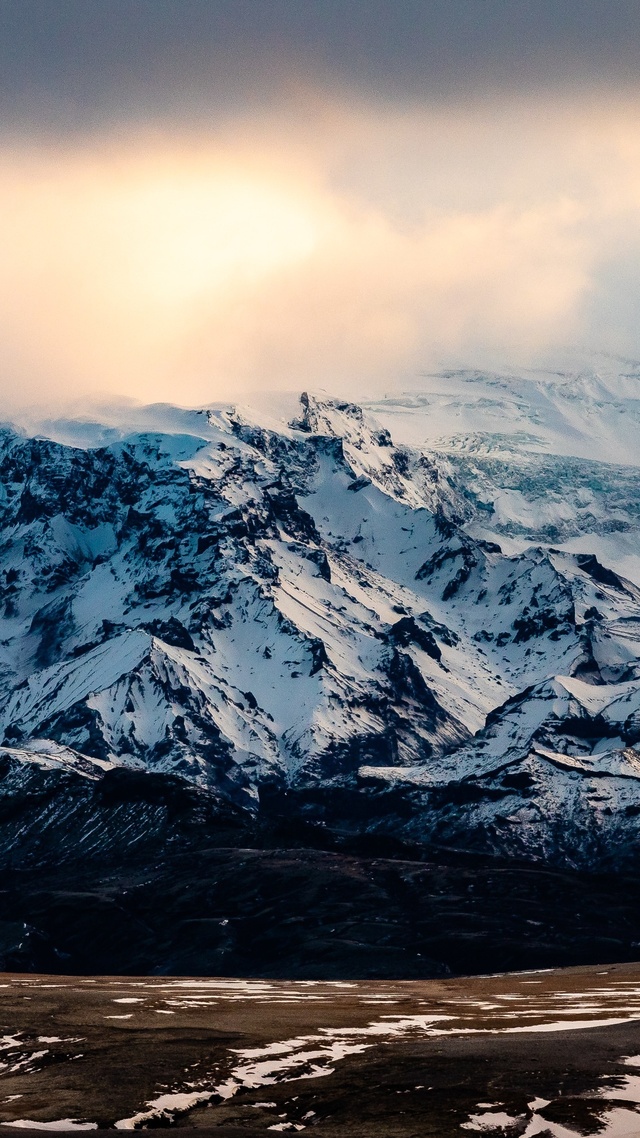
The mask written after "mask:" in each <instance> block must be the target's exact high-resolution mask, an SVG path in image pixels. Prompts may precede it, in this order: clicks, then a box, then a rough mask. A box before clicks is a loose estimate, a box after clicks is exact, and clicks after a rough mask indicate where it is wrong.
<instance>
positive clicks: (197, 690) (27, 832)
mask: <svg viewBox="0 0 640 1138" xmlns="http://www.w3.org/2000/svg"><path fill="white" fill-rule="evenodd" d="M625 382H627V381H625ZM634 382H635V384H636V388H638V387H640V380H638V379H637V377H635V380H634ZM628 386H629V388H630V389H631V387H632V386H633V383H632V380H631V379H629V380H628ZM636 388H634V391H635V390H636ZM628 398H629V399H631V396H630V395H629V396H628ZM634 398H635V396H634ZM379 410H380V414H381V419H382V420H383V422H378V421H376V420H375V419H372V418H370V417H369V415H368V414H367V413H364V412H363V411H362V410H361V409H360V408H359V407H357V406H355V405H353V404H349V403H346V402H341V401H338V400H319V399H314V398H313V397H311V396H303V397H302V399H301V404H300V409H299V413H298V415H297V417H296V418H295V420H294V421H293V422H292V423H291V424H286V423H284V422H282V423H281V422H266V421H264V419H263V418H260V417H257V416H254V415H251V414H250V413H247V412H240V411H235V410H233V409H231V408H216V409H212V410H209V411H198V412H183V411H179V410H177V409H173V408H168V407H152V408H147V409H141V410H139V411H135V412H132V413H131V422H130V423H129V424H123V423H121V424H120V425H119V426H114V425H113V424H111V425H107V426H104V425H101V424H92V423H88V422H81V423H57V424H49V425H48V426H47V428H46V430H44V431H43V432H41V433H40V434H39V435H33V436H29V435H25V434H23V433H20V432H19V431H17V430H15V429H12V428H6V429H4V430H3V432H2V436H1V438H0V472H1V479H0V483H1V486H0V494H1V500H0V527H1V535H0V583H1V598H0V603H1V615H0V691H1V692H2V701H1V710H0V740H1V741H2V750H1V751H0V764H1V769H2V776H3V777H2V782H1V783H0V819H1V820H2V824H1V826H0V853H1V854H2V857H3V858H4V859H5V860H6V859H10V860H11V861H12V863H13V864H16V862H17V863H24V864H33V865H36V864H38V863H39V862H42V861H46V860H50V859H51V858H52V857H54V858H57V859H59V860H60V861H64V860H65V859H73V858H76V859H77V858H78V857H79V856H82V857H88V856H98V857H101V858H105V857H107V856H112V855H114V851H115V852H116V853H117V854H118V856H121V855H122V853H123V851H126V850H127V849H137V850H138V851H139V852H140V851H141V850H143V849H145V848H147V846H148V847H149V848H151V847H152V846H153V842H156V843H166V842H168V841H172V842H178V843H180V842H182V843H184V842H187V844H188V843H192V844H193V843H195V844H196V845H197V844H198V842H200V844H202V842H203V841H210V842H214V844H216V842H217V841H218V839H217V838H216V834H217V833H218V834H220V833H225V834H229V833H232V832H238V833H239V832H240V831H242V832H243V833H248V832H252V833H253V834H254V835H255V834H257V833H258V832H259V831H260V827H263V828H264V827H265V826H266V827H267V828H268V827H269V826H270V825H271V824H272V821H273V819H274V818H277V819H278V820H279V821H278V825H281V824H282V820H283V819H285V823H286V825H288V826H289V827H290V832H291V833H292V834H293V833H294V832H296V830H295V828H296V826H302V827H306V830H305V833H307V835H309V834H311V835H315V837H312V838H311V839H310V840H311V842H312V844H313V842H317V841H320V835H322V834H325V835H326V834H328V833H329V834H332V833H333V834H341V835H343V836H344V835H351V837H352V838H354V839H355V838H357V837H361V836H362V835H363V834H364V835H366V834H372V835H377V836H378V839H379V840H381V839H382V837H383V836H385V835H386V836H387V837H388V838H389V839H393V840H400V841H404V842H407V843H411V844H412V846H413V848H418V849H419V848H426V849H433V848H434V847H437V848H439V849H443V848H444V849H453V848H464V849H466V850H476V851H478V852H480V853H483V854H488V855H492V856H493V855H498V856H501V857H502V856H510V857H513V856H514V855H515V856H517V857H518V858H521V859H523V860H526V861H528V862H540V863H543V864H545V865H558V866H575V867H580V868H582V869H594V868H605V867H606V868H613V869H620V868H623V867H628V866H633V865H636V864H637V862H638V860H639V858H638V852H639V847H638V817H639V816H640V682H639V677H640V663H639V654H640V587H639V586H638V585H637V584H635V583H634V582H633V581H632V580H630V579H628V578H627V577H625V576H624V575H623V574H622V573H621V572H620V571H619V565H618V564H617V562H615V561H614V562H607V561H606V560H603V559H602V554H601V549H600V548H599V547H597V553H598V554H599V556H598V555H596V553H594V552H593V551H591V550H589V549H588V548H586V547H585V548H583V547H582V546H580V547H579V548H571V539H572V537H574V536H575V533H574V531H575V530H576V528H577V530H578V531H579V534H580V540H581V541H582V540H583V539H584V541H586V542H587V545H588V542H589V540H590V538H592V537H593V539H594V541H595V543H596V546H597V541H596V539H597V538H598V536H599V535H600V536H601V533H602V532H604V531H603V528H602V527H603V525H605V523H607V519H609V520H611V521H612V523H615V525H614V529H613V530H612V531H611V532H614V533H623V534H624V535H625V539H626V540H627V541H628V542H630V543H631V545H633V542H634V540H635V537H634V534H637V530H636V529H635V528H634V527H635V526H637V519H638V515H637V508H638V507H637V503H638V495H637V478H638V469H637V467H634V466H633V464H632V463H631V462H630V461H627V462H626V464H625V465H624V468H622V467H621V466H620V465H617V466H616V465H615V464H613V463H612V462H611V461H606V462H604V461H599V462H598V463H595V464H594V463H591V465H589V460H588V459H585V458H584V457H581V455H580V454H577V455H574V456H572V455H571V454H570V453H569V454H568V455H567V454H557V453H556V454H550V453H545V454H542V453H537V452H534V451H532V450H531V449H527V447H520V448H519V449H518V447H517V446H516V443H515V442H514V436H513V432H512V435H511V436H510V439H511V442H510V444H509V445H510V446H511V448H512V451H511V453H510V456H509V454H507V453H506V450H505V445H504V444H503V443H501V444H500V445H501V447H502V452H501V456H500V457H499V458H498V457H496V454H495V445H494V443H492V445H491V448H489V450H490V452H491V453H488V454H486V455H484V457H483V456H482V455H480V456H479V452H478V448H477V447H476V449H475V450H474V449H473V448H470V447H468V446H466V445H465V446H462V447H461V446H460V445H459V444H456V445H454V444H453V443H450V445H443V444H442V442H441V443H440V444H439V445H438V447H437V448H433V447H429V448H425V447H422V446H411V445H409V444H407V443H403V444H401V445H396V444H395V443H394V439H393V438H392V435H391V434H390V431H389V428H388V420H389V416H388V415H387V414H386V413H385V409H384V407H383V408H381V409H379ZM558 431H560V428H558ZM560 433H561V432H560ZM503 434H504V432H503ZM548 434H549V432H548ZM47 436H48V437H47ZM550 437H551V435H549V438H550ZM563 437H565V436H563ZM494 442H495V440H494ZM474 445H475V444H474ZM550 445H551V444H549V446H550ZM625 445H626V444H625ZM629 445H631V444H629ZM558 449H559V448H558V447H556V451H557V450H558ZM576 449H578V450H579V448H576ZM516 451H517V453H516ZM625 458H626V459H627V460H629V458H630V455H629V454H625ZM483 463H484V465H483ZM496 463H497V466H496ZM549 463H551V465H552V466H553V469H554V471H555V475H554V477H556V482H555V483H554V484H553V488H550V487H549V486H548V478H549V466H548V464H549ZM572 463H573V466H572ZM580 463H582V464H583V465H582V466H579V464H580ZM500 464H502V465H500ZM545 464H547V465H545ZM554 464H555V465H554ZM558 464H560V465H558ZM563 464H564V465H563ZM576 464H578V466H576ZM578 467H579V469H580V470H581V471H582V474H581V475H580V476H578V475H577V474H575V471H576V470H578ZM560 469H561V470H562V472H563V473H562V477H560V475H559V474H558V471H559V470H560ZM623 469H624V476H622V475H621V474H620V471H621V470H623ZM496 470H498V472H499V477H498V475H497V474H496ZM527 470H533V471H534V472H537V474H536V475H535V477H534V475H531V477H529V475H528V474H527ZM594 471H595V473H594ZM581 477H582V478H583V483H584V484H583V483H581V482H580V478H581ZM492 479H493V481H492ZM536 479H537V481H536ZM558 479H559V481H558ZM505 480H506V481H509V480H510V481H511V483H513V486H512V488H511V489H509V488H508V489H507V491H505V490H504V487H502V488H501V487H500V486H499V485H498V484H499V483H504V482H505ZM545 480H546V482H545ZM480 483H481V484H480ZM545 484H546V485H547V490H546V491H544V485H545ZM587 484H588V485H589V486H590V487H591V489H590V490H589V493H590V494H591V498H589V499H588V501H587V498H588V494H587V491H586V490H585V487H586V486H587ZM496 486H498V490H496ZM492 487H493V489H491V488H492ZM563 487H569V488H570V491H566V492H565V490H564V489H563ZM489 491H491V492H489ZM498 491H499V493H498ZM505 493H506V494H507V500H508V502H509V503H510V505H509V510H510V511H511V513H510V514H509V518H510V520H509V519H507V521H505V518H507V513H508V511H507V513H505V510H506V506H505V504H504V495H505ZM500 494H502V498H501V501H502V505H500V503H499V502H498V501H497V499H498V498H499V497H500ZM509 494H511V497H510V498H509ZM580 494H582V498H580ZM518 495H519V496H520V497H518ZM585 495H586V497H585ZM556 499H558V500H560V501H561V503H562V509H563V511H564V514H565V515H566V517H565V521H564V522H563V525H564V529H562V527H561V528H560V529H558V527H557V526H556V528H555V529H552V530H550V529H549V525H548V524H547V521H545V517H546V515H545V509H547V508H548V507H550V508H551V512H552V513H553V511H554V510H555V511H556V513H557V509H556V506H557V501H556ZM578 499H579V500H580V501H583V505H582V506H576V502H577V501H578ZM596 499H597V503H598V508H597V509H594V508H591V513H590V515H589V502H592V503H593V502H594V501H596ZM534 500H535V501H536V502H537V503H538V504H537V507H536V509H537V513H536V510H534V509H533V508H529V507H530V506H531V502H532V501H534ZM584 503H586V504H584ZM501 511H502V512H501ZM514 518H515V519H516V520H515V521H514ZM603 519H604V520H603ZM616 526H617V529H616V528H615V527H616ZM514 527H515V528H514ZM507 530H508V533H507V532H506V531H507ZM516 530H517V533H516ZM503 531H504V533H503ZM567 534H569V536H567ZM503 537H504V540H503ZM516 537H517V541H516V540H515V538H516ZM555 538H558V539H559V540H558V541H557V544H556V542H555ZM322 840H324V841H326V840H328V839H326V838H324V839H322ZM229 842H230V843H231V844H233V838H232V837H231V838H229ZM149 843H151V845H149Z"/></svg>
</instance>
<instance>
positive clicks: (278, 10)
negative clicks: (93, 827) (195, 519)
mask: <svg viewBox="0 0 640 1138" xmlns="http://www.w3.org/2000/svg"><path fill="white" fill-rule="evenodd" d="M639 316H640V4H638V3H637V0H562V3H558V2H557V0H0V404H1V405H2V407H4V408H5V409H6V410H8V411H11V409H12V408H14V407H19V406H23V405H36V406H40V405H41V406H43V407H45V408H47V409H48V408H50V407H54V406H58V405H62V404H63V403H67V404H68V403H70V402H73V401H74V400H80V401H82V400H86V399H88V398H103V397H115V396H117V397H128V398H134V399H139V400H143V401H147V402H148V401H156V400H168V401H172V402H177V403H180V404H189V405H202V404H205V403H207V402H212V401H215V400H220V399H233V398H236V397H242V396H243V395H244V394H245V393H250V392H252V391H258V390H262V391H265V390H267V391H271V390H297V389H301V388H312V389H313V388H314V387H316V388H318V387H321V388H323V389H328V390H330V391H333V392H335V393H337V394H342V395H347V396H349V395H355V396H358V395H359V396H363V395H378V394H381V393H384V392H393V391H397V390H401V389H402V390H406V389H407V388H410V387H411V386H413V385H416V384H418V385H419V382H420V376H421V375H422V374H424V373H425V372H426V371H432V370H435V369H438V368H444V367H446V368H449V367H463V366H468V367H482V368H504V367H508V368H515V367H524V366H536V365H537V364H540V363H541V362H545V364H547V363H548V362H549V361H553V360H562V361H563V364H564V363H566V361H567V360H569V361H570V360H571V359H573V358H575V359H576V360H578V359H583V358H584V355H585V353H586V354H587V355H588V353H589V352H592V351H593V352H595V351H604V352H609V353H612V354H614V355H616V354H617V355H621V356H625V357H631V358H638V357H640V320H639V318H638V317H639Z"/></svg>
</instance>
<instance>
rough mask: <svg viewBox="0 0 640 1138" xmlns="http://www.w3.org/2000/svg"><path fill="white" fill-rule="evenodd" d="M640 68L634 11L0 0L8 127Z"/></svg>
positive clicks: (613, 80)
mask: <svg viewBox="0 0 640 1138" xmlns="http://www.w3.org/2000/svg"><path fill="white" fill-rule="evenodd" d="M639 66H640V4H638V3H637V0H0V83H1V90H2V101H3V107H4V113H5V116H7V117H8V119H9V121H11V120H14V121H17V122H18V123H22V124H25V123H26V122H28V121H29V120H30V121H32V122H33V124H34V125H35V124H39V125H43V126H45V125H46V126H49V127H54V128H55V127H57V128H58V129H64V128H65V127H69V126H74V125H78V124H82V123H97V122H101V121H103V120H104V119H105V118H107V119H108V118H109V117H115V118H116V119H118V118H122V117H129V116H134V117H135V116H139V115H142V116H145V115H152V116H159V117H162V116H165V115H175V114H180V113H191V114H192V113H193V112H194V111H198V110H199V111H200V112H202V113H209V114H210V113H212V112H213V113H215V112H216V111H217V110H219V111H221V112H222V113H225V112H228V111H229V110H230V109H233V108H234V107H238V106H243V105H246V104H247V103H251V102H252V101H254V100H256V99H259V98H267V99H269V98H274V97H276V98H277V97H278V96H279V95H280V94H281V93H282V90H283V88H285V89H286V87H287V84H288V83H289V82H291V81H294V82H295V81H296V80H298V79H300V78H301V77H304V78H306V79H309V78H311V79H312V80H314V81H317V82H319V83H320V84H322V85H331V84H333V85H335V86H337V87H338V88H339V89H343V90H352V91H354V92H358V93H360V94H361V95H363V96H364V97H365V98H367V99H369V98H385V99H391V100H394V99H396V100H406V99H424V98H428V99H436V100H442V99H450V98H452V97H456V96H458V95H460V94H462V95H464V94H469V93H476V94H477V93H483V92H485V91H494V90H496V89H497V88H502V89H508V88H515V89H517V90H519V91H522V90H524V89H536V88H540V87H541V88H544V89H548V88H550V87H551V88H553V87H567V86H570V85H576V86H577V87H584V86H587V87H589V86H591V85H593V84H598V85H601V86H603V87H605V88H606V87H607V85H611V84H613V85H615V86H616V87H618V86H619V85H620V84H624V83H626V82H630V83H635V81H636V78H637V75H638V70H639ZM6 121H7V118H5V122H6Z"/></svg>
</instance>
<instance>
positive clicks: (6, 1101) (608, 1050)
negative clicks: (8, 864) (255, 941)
mask: <svg viewBox="0 0 640 1138" xmlns="http://www.w3.org/2000/svg"><path fill="white" fill-rule="evenodd" d="M0 1023H1V1028H2V1037H1V1038H0V1122H1V1124H2V1126H3V1128H4V1133H6V1134H7V1136H8V1138H10V1136H11V1135H12V1134H14V1135H16V1136H17V1135H18V1134H22V1133H23V1132H24V1130H25V1129H36V1130H38V1129H40V1130H45V1131H51V1130H54V1131H56V1132H64V1131H69V1132H73V1131H77V1130H79V1129H82V1130H95V1129H106V1130H117V1131H123V1130H124V1131H126V1130H132V1129H146V1128H149V1127H158V1126H159V1127H167V1126H177V1127H178V1128H187V1129H192V1130H195V1131H199V1132H200V1133H202V1134H205V1133H208V1134H211V1135H217V1136H218V1138H230V1136H231V1135H234V1136H235V1135H238V1136H240V1135H244V1136H245V1138H256V1136H258V1135H263V1134H264V1135H266V1134H268V1133H272V1132H280V1133H283V1132H291V1133H295V1132H302V1131H303V1130H306V1129H308V1130H313V1131H314V1132H315V1133H317V1134H318V1135H319V1136H320V1135H324V1134H326V1135H332V1136H333V1135H335V1136H338V1135H346V1134H348V1135H350V1136H354V1138H365V1136H366V1138H375V1136H380V1138H383V1136H385V1138H392V1136H398V1138H400V1136H402V1138H418V1136H420V1138H425V1136H426V1138H428V1136H434V1138H435V1136H436V1135H437V1136H438V1138H449V1136H452V1135H458V1136H460V1138H462V1136H463V1135H464V1134H469V1135H471V1134H473V1133H478V1134H484V1135H503V1136H504V1135H511V1136H513V1138H516V1136H526V1138H533V1136H534V1135H547V1136H548V1135H552V1136H553V1138H575V1136H576V1135H577V1134H583V1135H586V1134H596V1133H598V1134H607V1135H611V1136H617V1138H623V1136H632V1135H638V1134H640V965H638V964H624V965H609V966H597V967H583V968H571V969H555V970H546V971H542V970H540V971H535V972H521V973H510V974H500V975H493V976H479V977H475V978H466V979H442V980H431V981H404V982H402V981H396V982H391V981H378V982H376V981H357V982H347V981H340V982H331V983H329V982H321V981H318V982H310V981H306V982H301V981H299V982H274V981H267V980H241V979H235V980H234V979H212V978H202V979H197V978H196V979H194V978H192V979H188V978H176V977H173V978H166V977H144V978H116V977H91V978H88V977H85V978H81V977H59V976H58V977H56V976H43V975H19V974H5V975H4V976H1V977H0Z"/></svg>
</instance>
